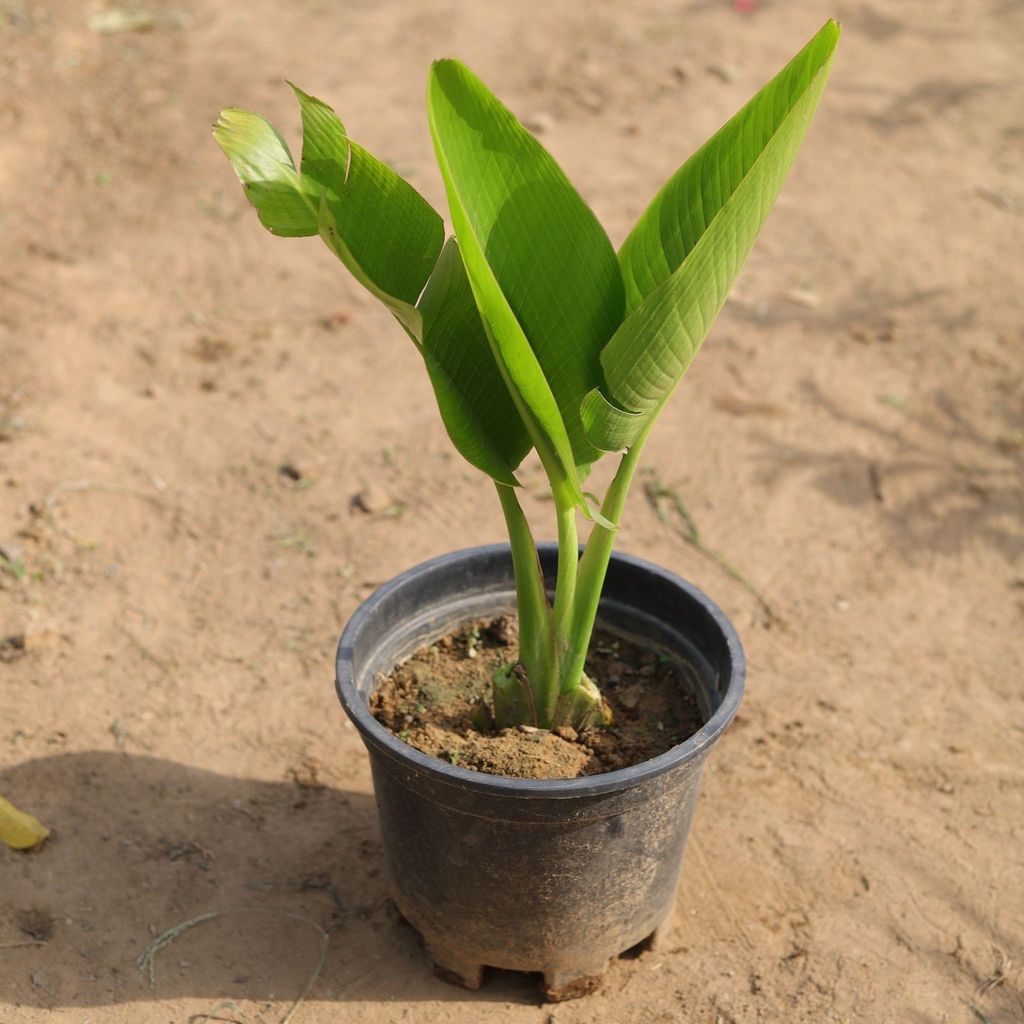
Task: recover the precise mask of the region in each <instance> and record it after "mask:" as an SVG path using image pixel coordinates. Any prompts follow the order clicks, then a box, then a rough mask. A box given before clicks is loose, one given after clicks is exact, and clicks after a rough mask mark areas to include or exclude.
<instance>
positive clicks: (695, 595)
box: [335, 542, 746, 799]
mask: <svg viewBox="0 0 1024 1024" xmlns="http://www.w3.org/2000/svg"><path fill="white" fill-rule="evenodd" d="M554 546H555V545H554V544H552V543H550V542H548V543H541V544H538V548H543V547H554ZM508 550H509V545H508V544H483V545H479V546H476V547H471V548H462V549H460V550H458V551H451V552H448V553H447V554H443V555H438V556H437V557H435V558H431V559H428V560H427V561H425V562H420V563H419V564H418V565H414V566H413V567H412V568H410V569H406V570H405V571H404V572H402V573H400V574H399V575H398V576H395V577H393V578H392V579H390V580H389V581H388V582H387V583H384V584H383V585H382V586H380V587H378V588H377V589H376V590H375V591H374V592H373V593H372V594H371V595H370V596H369V597H368V598H366V600H365V601H363V602H362V604H360V605H359V607H358V608H357V609H356V610H355V612H354V613H353V614H352V617H351V618H350V619H349V620H348V622H347V623H346V625H345V628H344V630H342V633H341V638H340V640H339V642H338V649H337V654H336V656H335V690H336V692H337V694H338V699H339V701H340V702H341V706H342V707H343V708H344V709H345V712H346V713H347V714H348V716H349V718H350V719H351V720H352V722H353V724H354V725H355V726H356V728H357V729H358V730H359V731H360V732H361V733H362V735H363V737H364V739H365V740H366V741H367V742H371V743H373V744H374V745H375V746H376V747H377V748H378V749H380V750H381V751H382V752H383V753H386V754H388V755H389V756H390V757H392V758H394V759H395V760H396V761H399V762H401V763H403V764H405V765H406V766H407V767H409V768H412V769H413V770H415V771H419V772H423V773H425V774H428V775H430V776H433V777H434V779H435V780H436V781H438V782H442V783H447V784H448V785H451V786H454V787H456V788H458V789H461V790H465V789H471V790H474V791H476V792H478V793H490V794H492V795H494V796H515V797H534V798H542V797H551V798H556V799H558V798H562V799H564V798H568V797H585V796H596V795H599V794H602V793H610V792H616V791H619V790H625V789H632V788H633V787H635V786H639V785H641V784H642V783H644V782H647V781H648V780H650V779H654V778H657V777H658V776H659V775H663V774H664V773H665V772H667V771H669V770H671V769H673V768H676V767H678V766H680V765H683V764H685V763H687V762H689V761H693V760H694V759H695V758H698V757H700V756H701V755H702V754H703V753H704V751H706V750H707V749H708V748H709V747H710V746H712V744H714V743H715V741H716V740H717V739H718V738H719V736H721V734H722V733H723V732H724V731H725V729H726V727H727V726H728V725H729V723H730V722H731V721H732V719H733V718H734V717H735V715H736V711H737V710H738V709H739V705H740V700H741V699H742V697H743V690H744V682H745V677H746V657H745V655H744V653H743V645H742V644H741V643H740V638H739V636H738V635H737V633H736V630H735V628H734V627H733V625H732V623H731V622H730V621H729V619H728V618H727V616H726V615H725V613H724V612H723V611H722V610H721V608H719V607H718V605H717V604H715V602H714V601H712V600H711V599H710V598H709V597H708V596H707V595H706V594H705V593H704V592H703V591H701V590H700V589H698V588H697V587H695V586H694V585H693V584H692V583H689V582H687V581H686V580H684V579H683V578H682V577H681V576H678V575H676V574H675V573H673V572H670V571H669V570H667V569H664V568H662V567H661V566H660V565H656V564H655V563H653V562H648V561H646V560H645V559H642V558H637V557H635V556H634V555H627V554H623V553H620V552H613V554H612V560H613V561H617V562H620V563H625V564H627V565H631V566H633V567H634V568H637V569H640V570H643V571H646V572H649V573H652V574H654V575H656V576H659V577H661V578H662V579H663V580H665V581H666V582H668V583H670V584H672V585H673V586H676V587H678V588H680V589H682V590H684V591H685V592H686V593H687V594H688V595H689V596H690V597H691V598H692V599H694V600H695V601H697V602H698V603H699V604H700V605H701V606H702V607H703V608H704V609H705V610H706V611H707V613H708V614H709V615H710V616H711V618H712V620H713V621H714V623H715V625H716V626H717V627H718V629H719V630H720V631H721V633H722V635H723V637H724V639H725V642H726V645H727V647H728V650H729V657H730V660H731V662H732V671H731V673H730V675H729V680H728V684H727V686H726V690H725V693H724V695H723V697H722V702H721V704H719V706H718V708H717V709H716V710H715V712H714V714H713V715H712V716H711V718H709V719H708V721H707V722H706V723H705V724H704V725H703V726H702V727H701V728H700V729H699V730H698V731H697V732H695V733H694V734H693V735H692V736H690V737H689V738H688V739H686V740H684V741H683V742H682V743H679V744H677V745H676V746H674V747H671V748H669V749H668V750H666V751H665V752H664V753H663V754H659V755H658V756H657V757H653V758H651V759H650V760H648V761H643V762H641V763H640V764H636V765H630V766H629V767H628V768H617V769H616V770H615V771H611V772H603V773H601V774H600V775H587V776H583V777H581V778H576V779H519V778H513V777H511V776H507V775H489V774H487V773H486V772H477V771H471V770H470V769H468V768H460V767H458V766H457V765H451V764H446V763H445V762H444V761H441V760H440V759H439V758H436V757H433V756H432V755H430V754H425V753H423V751H421V750H417V749H416V748H415V747H413V746H411V745H410V744H408V743H406V742H405V741H404V740H402V739H399V738H398V737H397V736H396V735H395V734H394V733H392V732H391V731H390V730H389V729H386V728H385V727H384V726H383V725H381V724H380V722H378V721H377V719H376V718H374V717H373V715H372V714H370V710H369V707H368V706H367V704H366V701H365V700H364V699H363V697H362V695H361V694H360V693H359V691H358V690H357V689H356V686H355V679H354V673H353V670H352V654H353V648H354V646H355V638H356V637H357V636H358V634H359V632H360V631H361V630H362V628H363V624H364V623H365V621H366V620H367V619H368V618H369V616H370V614H371V613H372V612H373V610H374V609H375V608H376V606H377V605H379V604H380V603H381V602H382V601H384V600H386V599H387V598H388V597H389V596H390V595H391V594H392V593H393V592H394V591H396V590H398V589H400V588H401V587H402V586H404V585H405V584H406V583H407V582H408V581H409V580H410V579H414V578H415V577H417V576H419V575H421V574H422V573H424V572H430V571H431V570H433V569H435V568H439V567H441V566H442V565H445V564H450V563H451V561H452V560H453V559H470V558H473V557H478V556H492V555H495V554H499V553H501V552H507V551H508Z"/></svg>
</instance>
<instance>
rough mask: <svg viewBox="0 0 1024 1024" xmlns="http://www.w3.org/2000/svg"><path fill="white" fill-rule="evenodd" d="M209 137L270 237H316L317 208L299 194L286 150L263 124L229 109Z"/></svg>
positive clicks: (248, 113)
mask: <svg viewBox="0 0 1024 1024" xmlns="http://www.w3.org/2000/svg"><path fill="white" fill-rule="evenodd" d="M213 137H214V138H215V139H216V140H217V144H218V145H219V146H220V148H221V149H222V150H224V154H225V156H227V158H228V159H229V160H230V161H231V165H232V167H234V169H235V174H237V175H238V180H239V181H240V182H241V183H242V187H243V188H244V189H245V194H246V196H248V199H249V202H250V203H252V205H253V206H255V207H256V212H257V213H258V214H259V218H260V222H261V223H262V224H263V226H264V227H265V228H266V229H267V230H268V231H270V232H272V233H273V234H275V235H283V236H285V237H300V236H305V235H315V234H316V233H317V232H318V231H319V224H318V218H317V203H316V202H315V201H314V199H313V197H312V196H308V195H305V194H304V193H303V191H302V187H301V185H300V183H299V175H298V172H297V171H296V170H295V164H294V162H293V161H292V155H291V153H290V152H289V151H288V146H287V144H286V143H285V141H284V139H282V138H281V136H280V135H278V133H277V131H276V129H275V128H274V126H273V125H272V124H271V123H270V122H269V121H268V120H267V119H266V118H264V117H261V116H260V115H259V114H254V113H253V112H252V111H250V110H238V109H237V108H235V107H230V108H228V109H227V110H222V111H221V112H220V117H218V118H217V123H216V124H215V125H214V126H213Z"/></svg>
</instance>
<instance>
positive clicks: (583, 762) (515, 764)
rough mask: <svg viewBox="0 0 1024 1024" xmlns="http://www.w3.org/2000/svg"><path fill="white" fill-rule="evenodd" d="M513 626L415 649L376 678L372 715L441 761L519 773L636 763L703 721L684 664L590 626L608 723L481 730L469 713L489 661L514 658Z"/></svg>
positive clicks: (547, 775)
mask: <svg viewBox="0 0 1024 1024" xmlns="http://www.w3.org/2000/svg"><path fill="white" fill-rule="evenodd" d="M516 626H517V624H516V621H515V618H514V617H512V616H501V617H499V618H496V619H482V620H478V621H475V622H470V623H467V624H466V625H465V626H463V627H461V628H460V629H458V630H456V631H454V632H452V633H449V634H448V635H446V636H444V637H442V638H441V639H440V640H439V641H437V643H435V644H431V645H430V646H427V647H424V648H422V649H420V650H418V651H417V652H416V653H415V654H413V655H412V656H411V657H409V658H408V659H406V660H405V661H404V662H402V663H401V664H400V665H398V666H396V667H395V668H394V669H393V670H392V672H391V673H390V675H388V676H386V677H384V678H382V680H381V681H380V684H379V685H378V687H377V689H376V691H375V692H374V694H373V696H372V697H371V699H370V710H371V711H372V712H373V715H374V717H375V718H376V719H377V720H378V721H379V722H380V723H381V724H382V725H384V726H385V727H386V728H387V729H389V730H391V732H393V733H394V734H395V735H396V736H398V737H399V738H401V739H403V740H405V742H406V743H409V744H410V745H412V746H414V747H416V748H417V749H419V750H422V751H423V752H424V753H426V754H430V755H432V756H434V757H437V758H440V759H441V760H444V761H447V762H448V763H449V764H457V765H459V766H460V767H462V768H469V769H472V770H474V771H480V772H487V773H489V774H491V775H507V776H512V777H515V778H521V779H572V778H577V777H579V776H582V775H598V774H601V773H602V772H609V771H614V770H615V769H617V768H626V767H628V766H630V765H634V764H640V763H642V762H643V761H648V760H650V759H651V758H652V757H657V756H658V755H659V754H662V753H664V752H665V751H666V750H668V749H670V748H671V747H674V746H675V745H676V744H678V743H682V742H683V741H684V740H686V739H687V738H688V737H690V736H692V735H693V733H695V732H696V731H697V730H698V729H700V727H701V726H702V725H703V724H704V719H703V717H702V716H701V713H700V710H699V709H698V706H697V702H696V700H695V698H694V692H693V685H692V683H691V682H690V681H689V678H690V674H691V673H692V670H691V669H689V667H688V666H687V665H686V664H685V662H682V661H681V660H680V659H678V658H676V657H673V656H671V655H669V654H668V653H667V652H664V651H661V650H658V649H656V648H651V647H650V646H643V645H640V644H638V643H636V642H634V641H633V640H631V639H630V638H629V637H628V636H626V635H625V634H622V633H619V632H615V631H612V630H610V629H604V628H598V629H597V630H596V631H595V633H594V637H593V640H592V642H591V645H590V653H589V655H588V657H587V669H586V670H587V674H588V675H589V676H590V678H591V679H593V680H594V681H595V682H596V683H597V685H598V686H599V687H600V689H601V692H602V694H604V697H605V699H606V700H607V701H608V703H609V704H610V705H611V708H612V714H613V716H614V722H613V725H612V727H611V728H608V729H603V728H596V729H589V730H587V731H585V732H583V733H577V732H576V731H575V730H574V729H568V728H561V729H558V730H556V731H554V732H548V731H547V730H544V729H533V728H531V727H529V726H519V727H518V728H515V729H504V730H501V731H491V732H481V731H480V730H479V729H478V728H477V727H476V726H475V725H474V722H473V717H474V712H475V711H476V709H477V708H478V706H479V703H480V701H481V699H482V698H483V697H485V695H486V694H487V693H488V692H489V689H490V680H491V678H492V676H493V674H494V671H495V669H496V668H497V667H498V666H499V665H501V664H502V663H506V662H510V661H514V660H515V656H516V651H517V649H518V636H517V628H516Z"/></svg>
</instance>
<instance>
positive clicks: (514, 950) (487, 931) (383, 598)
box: [337, 544, 745, 999]
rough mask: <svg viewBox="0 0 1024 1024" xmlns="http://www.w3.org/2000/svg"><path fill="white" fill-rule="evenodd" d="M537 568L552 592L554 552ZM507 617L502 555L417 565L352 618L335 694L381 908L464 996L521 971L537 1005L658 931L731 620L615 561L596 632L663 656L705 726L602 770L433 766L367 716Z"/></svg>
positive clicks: (733, 661) (720, 683)
mask: <svg viewBox="0 0 1024 1024" xmlns="http://www.w3.org/2000/svg"><path fill="white" fill-rule="evenodd" d="M540 555H541V564H542V566H543V568H544V572H545V576H546V577H548V578H549V579H553V577H554V571H555V565H556V560H557V548H556V546H555V545H553V544H545V545H541V546H540ZM514 606H515V593H514V582H513V576H512V559H511V555H510V553H509V549H508V547H507V546H506V545H493V546H488V547H479V548H471V549H469V550H466V551H459V552H455V553H453V554H450V555H444V556H442V557H441V558H436V559H434V560H433V561H430V562H425V563H424V564H422V565H419V566H416V567H415V568H414V569H410V570H409V571H408V572H405V573H403V574H402V575H401V576H398V577H396V578H395V579H394V580H392V581H391V582H390V583H387V584H385V585H384V586H383V587H381V588H380V589H379V590H378V591H377V592H376V593H374V594H373V595H372V596H371V597H370V598H369V599H368V600H367V601H365V602H364V603H363V604H362V605H361V606H360V608H359V609H358V610H357V611H356V613H355V614H354V615H353V616H352V619H351V620H350V621H349V623H348V625H347V626H346V627H345V631H344V632H343V633H342V636H341V642H340V644H339V646H338V656H337V690H338V696H339V698H340V699H341V703H342V706H343V707H344V708H345V711H346V712H347V713H348V715H349V717H350V718H351V719H352V721H353V723H354V724H355V726H356V727H357V728H358V730H359V732H360V733H361V734H362V737H363V740H364V741H365V743H366V746H367V749H368V750H369V753H370V762H371V766H372V770H373V784H374V790H375V793H376V798H377V807H378V810H379V813H380V826H381V833H382V838H383V844H384V855H385V860H386V864H387V869H388V873H389V876H390V880H391V891H392V895H393V897H394V900H395V903H396V904H397V906H398V909H399V911H400V912H401V913H402V915H403V916H404V917H405V918H406V919H407V920H408V921H409V922H410V923H411V924H412V925H413V926H414V927H415V928H416V929H417V930H418V931H419V932H420V934H421V935H422V936H423V939H424V942H425V943H426V947H427V952H428V954H429V956H430V958H431V959H432V960H433V962H434V964H435V966H436V967H437V968H438V969H439V971H440V972H441V973H442V974H444V975H447V976H449V977H452V978H454V980H457V981H460V982H461V983H462V984H464V985H466V986H467V987H469V988H476V987H478V986H479V985H480V983H481V978H482V974H483V968H484V967H485V966H491V967H500V968H505V969H510V970H517V971H536V972H540V973H541V974H543V977H544V983H545V988H546V993H547V995H548V998H551V999H559V998H568V997H571V996H574V995H582V994H584V993H585V992H588V991H592V990H593V989H594V988H595V987H596V986H597V984H598V983H599V982H600V979H601V976H602V974H603V973H604V970H605V968H606V967H607V965H608V962H609V960H610V959H611V958H612V957H615V956H617V955H619V954H621V953H623V952H625V951H626V950H628V949H630V948H632V947H634V946H636V945H638V944H640V943H643V942H651V943H653V942H654V941H656V939H657V937H658V933H659V929H661V930H662V932H663V931H664V926H665V924H666V922H667V920H668V919H669V917H670V915H671V913H672V909H673V905H674V901H675V893H676V886H677V883H678V880H679V873H680V869H681V867H682V858H683V850H684V847H685V844H686V837H687V833H688V832H689V829H690V822H691V820H692V819H693V812H694V807H695V805H696V802H697V791H698V787H699V785H700V777H701V771H702V768H703V766H704V762H705V761H706V759H707V757H708V755H709V754H710V752H711V749H712V747H713V746H714V745H715V743H716V742H717V740H718V739H719V737H720V736H721V735H722V733H723V731H724V730H725V728H726V726H728V724H729V722H730V721H731V720H732V718H733V716H734V715H735V714H736V710H737V708H738V707H739V703H740V698H741V697H742V694H743V680H744V668H745V663H744V657H743V650H742V648H741V646H740V642H739V638H738V637H737V636H736V632H735V630H734V629H733V627H732V625H731V624H730V622H729V620H728V619H727V618H726V617H725V615H724V614H723V613H722V612H721V611H720V610H719V608H718V607H717V606H716V605H714V604H713V603H712V602H711V601H710V600H708V598H707V597H705V596H704V594H702V593H701V592H700V591H699V590H698V589H697V588H696V587H693V586H691V585H690V584H689V583H687V582H685V581H684V580H682V579H680V578H679V577H678V576H675V575H673V574H672V573H669V572H667V571H665V570H664V569H661V568H658V567H657V566H654V565H651V564H649V563H647V562H643V561H640V560H639V559H636V558H631V557H628V556H625V555H615V556H613V558H612V561H611V564H610V566H609V569H608V575H607V579H606V582H605V586H604V591H603V596H602V600H601V605H600V612H599V617H600V621H601V622H602V623H603V624H605V625H607V626H609V627H611V628H613V629H616V630H618V631H621V632H625V633H628V634H629V635H631V636H632V637H634V638H642V639H643V640H645V641H648V642H650V643H651V644H653V645H655V646H656V647H657V648H660V649H661V650H662V651H663V652H664V653H667V654H669V655H670V656H671V657H673V658H675V659H676V660H677V664H678V665H679V667H680V671H679V672H677V675H678V676H680V677H681V678H682V679H686V680H688V681H689V683H690V684H691V685H692V686H693V687H694V690H695V693H696V697H697V701H698V705H699V706H700V708H701V711H702V714H703V716H704V719H705V725H704V726H703V728H701V729H700V731H699V732H697V733H696V734H694V735H693V736H691V737H690V738H689V739H688V740H686V741H685V742H683V743H680V744H679V745H677V746H675V747H673V748H672V749H670V750H668V751H667V752H665V753H664V754H661V755H660V756H658V757H655V758H653V759H651V760H650V761H646V762H644V763H643V764H639V765H635V766H634V767H631V768H624V769H621V770H618V771H613V772H608V773H606V774H603V775H595V776H589V777H586V778H579V779H564V780H532V779H530V780H526V779H513V778H506V777H503V776H495V775H486V774H483V773H480V772H474V771H470V770H468V769H465V768H459V767H456V766H454V765H450V764H446V763H445V762H443V761H440V760H438V759H437V758H434V757H430V756H429V755H427V754H424V753H421V752H420V751H418V750H416V749H415V748H413V747H411V746H409V745H408V744H406V743H404V742H403V741H402V740H400V739H399V738H398V737H396V736H394V735H393V734H392V733H391V732H389V731H388V730H387V729H385V728H384V727H383V726H382V725H380V723H378V722H377V721H376V720H375V719H374V718H373V716H372V715H371V714H370V712H369V710H368V708H367V705H366V700H367V697H368V696H369V695H370V694H371V693H372V692H373V689H374V687H375V686H376V684H377V682H378V680H379V678H380V674H381V673H387V672H389V671H390V670H391V669H392V668H393V667H394V665H396V664H397V663H398V662H400V661H402V660H403V659H404V658H406V657H408V656H409V655H410V654H412V653H413V651H415V650H416V649H417V648H419V647H421V646H423V645H424V644H428V643H431V642H433V641H434V640H437V639H439V638H440V637H442V636H443V635H444V634H446V633H448V632H449V631H451V630H452V629H454V628H456V627H457V626H459V625H461V624H462V623H464V622H466V621H468V620H471V619H474V618H478V617H483V616H487V615H492V614H500V613H502V612H506V611H511V610H513V609H514Z"/></svg>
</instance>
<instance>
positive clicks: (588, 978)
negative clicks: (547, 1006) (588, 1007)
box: [542, 960, 608, 1003]
mask: <svg viewBox="0 0 1024 1024" xmlns="http://www.w3.org/2000/svg"><path fill="white" fill-rule="evenodd" d="M607 966H608V961H606V960H604V961H602V962H601V963H599V964H595V965H594V966H593V967H592V968H591V969H590V970H589V971H545V972H544V983H543V985H542V990H543V993H544V998H545V999H546V1000H547V1001H548V1002H549V1003H561V1002H564V1001H565V1000H566V999H579V997H580V996H588V995H590V993H591V992H596V991H597V990H598V989H599V988H600V987H601V983H602V982H603V981H604V972H605V968H606V967H607Z"/></svg>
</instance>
